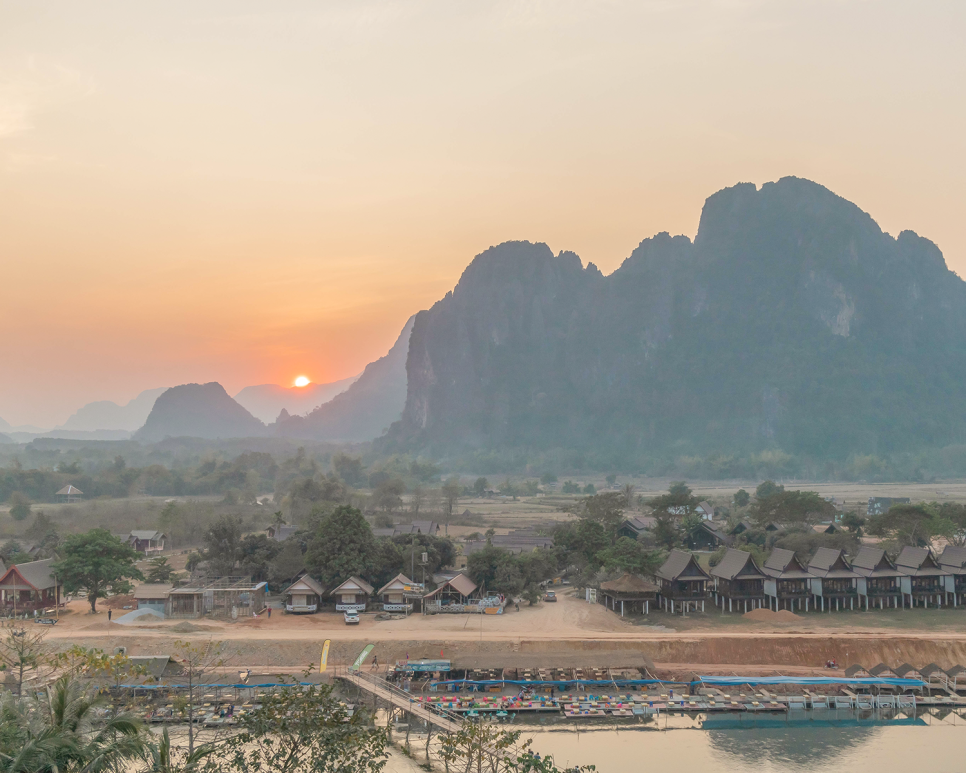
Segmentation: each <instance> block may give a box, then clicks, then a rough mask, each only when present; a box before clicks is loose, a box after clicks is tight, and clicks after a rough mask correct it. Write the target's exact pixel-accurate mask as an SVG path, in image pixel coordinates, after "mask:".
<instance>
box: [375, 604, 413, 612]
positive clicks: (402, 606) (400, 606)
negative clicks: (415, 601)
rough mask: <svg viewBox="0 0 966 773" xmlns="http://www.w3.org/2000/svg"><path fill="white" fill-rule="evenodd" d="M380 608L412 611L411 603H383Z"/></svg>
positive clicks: (387, 610) (385, 610)
mask: <svg viewBox="0 0 966 773" xmlns="http://www.w3.org/2000/svg"><path fill="white" fill-rule="evenodd" d="M382 609H383V611H384V612H412V611H413V605H412V604H383V605H382Z"/></svg>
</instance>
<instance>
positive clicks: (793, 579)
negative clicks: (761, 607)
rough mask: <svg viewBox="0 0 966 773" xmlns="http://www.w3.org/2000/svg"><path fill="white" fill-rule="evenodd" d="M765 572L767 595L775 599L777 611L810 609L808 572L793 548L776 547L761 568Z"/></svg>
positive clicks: (809, 576)
mask: <svg viewBox="0 0 966 773" xmlns="http://www.w3.org/2000/svg"><path fill="white" fill-rule="evenodd" d="M761 571H762V572H763V573H764V574H765V595H766V596H770V597H771V598H772V599H774V605H775V611H776V612H777V611H778V610H779V609H789V610H795V609H802V608H804V609H805V611H806V612H807V611H808V600H809V597H810V595H811V589H810V588H809V580H811V579H812V575H811V574H809V573H808V571H807V570H806V569H805V567H804V566H802V562H801V561H799V560H798V556H796V555H795V553H794V552H793V551H791V550H785V548H775V549H774V550H772V551H771V555H770V556H768V558H767V559H766V560H765V565H764V566H763V567H762V568H761Z"/></svg>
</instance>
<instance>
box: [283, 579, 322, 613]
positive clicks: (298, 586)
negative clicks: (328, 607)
mask: <svg viewBox="0 0 966 773" xmlns="http://www.w3.org/2000/svg"><path fill="white" fill-rule="evenodd" d="M282 596H284V597H285V611H286V612H288V613H289V614H293V615H299V614H306V613H307V614H312V613H314V612H318V611H319V606H320V605H321V604H322V599H323V598H325V586H324V585H323V584H322V583H320V582H319V581H318V580H315V579H313V578H312V577H309V575H307V574H303V575H302V576H301V577H299V578H298V579H297V580H296V581H295V582H293V583H292V584H291V585H289V586H288V587H287V588H286V589H285V590H283V591H282Z"/></svg>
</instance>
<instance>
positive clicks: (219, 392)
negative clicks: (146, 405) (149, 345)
mask: <svg viewBox="0 0 966 773" xmlns="http://www.w3.org/2000/svg"><path fill="white" fill-rule="evenodd" d="M265 434H266V429H265V425H264V424H262V423H261V422H260V421H259V420H258V419H256V418H255V417H254V416H252V415H251V414H250V413H249V412H248V411H246V410H245V409H244V408H242V407H241V406H240V405H239V404H238V403H236V402H235V401H234V400H232V399H231V397H230V396H229V395H228V393H227V392H226V391H225V388H224V387H223V386H222V385H221V384H219V383H217V382H214V381H212V382H211V383H208V384H182V385H181V386H176V387H172V388H171V389H168V390H167V391H165V392H164V393H163V394H162V395H161V396H160V397H158V399H157V400H156V401H155V403H154V407H153V408H152V409H151V413H150V415H149V416H148V418H147V421H146V422H145V423H144V426H143V427H141V429H139V430H138V431H137V432H136V433H134V439H135V440H143V441H146V442H154V441H158V440H163V439H164V438H166V437H199V438H206V439H216V438H243V437H258V436H262V435H265Z"/></svg>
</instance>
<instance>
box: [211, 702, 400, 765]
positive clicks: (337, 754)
mask: <svg viewBox="0 0 966 773" xmlns="http://www.w3.org/2000/svg"><path fill="white" fill-rule="evenodd" d="M388 742H389V734H388V730H387V729H385V728H376V727H373V726H372V724H371V722H370V718H369V715H368V714H367V712H366V711H364V710H361V709H356V711H355V712H353V713H352V714H351V715H350V714H349V713H348V711H347V709H346V706H345V704H344V703H343V702H342V701H341V700H339V699H338V698H337V697H336V695H335V694H334V692H333V688H332V687H331V686H329V685H324V684H320V685H310V686H308V687H306V688H304V689H303V688H301V687H299V686H298V685H293V686H292V687H285V688H282V689H280V690H279V691H277V692H275V693H273V694H272V695H270V696H267V697H265V698H263V699H262V700H261V707H260V708H256V709H255V710H254V711H252V712H250V713H248V714H246V715H245V716H244V717H242V719H241V721H240V723H239V724H238V725H237V726H236V732H235V733H233V734H232V735H231V736H230V737H229V738H228V739H227V740H226V741H225V742H224V744H223V745H222V746H221V747H220V748H219V749H218V753H217V755H214V756H213V757H212V758H211V759H209V762H208V765H207V766H206V771H210V772H211V773H216V771H217V772H218V773H221V771H238V773H249V771H271V772H272V773H379V771H380V770H382V767H383V765H385V761H386V758H387V752H386V747H387V744H388Z"/></svg>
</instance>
